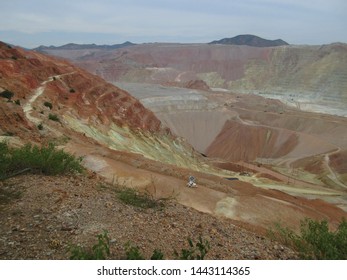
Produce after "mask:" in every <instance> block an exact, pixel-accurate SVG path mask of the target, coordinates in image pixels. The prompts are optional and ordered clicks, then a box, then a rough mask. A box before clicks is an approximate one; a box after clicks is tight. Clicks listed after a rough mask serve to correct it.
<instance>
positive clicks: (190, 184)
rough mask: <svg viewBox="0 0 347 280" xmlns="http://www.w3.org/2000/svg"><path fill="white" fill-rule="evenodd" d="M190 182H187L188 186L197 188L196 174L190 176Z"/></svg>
mask: <svg viewBox="0 0 347 280" xmlns="http://www.w3.org/2000/svg"><path fill="white" fill-rule="evenodd" d="M188 180H189V181H188V183H187V187H188V188H196V187H197V186H196V183H195V177H194V176H189V179H188Z"/></svg>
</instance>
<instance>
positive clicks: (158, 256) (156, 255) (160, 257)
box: [151, 249, 164, 260]
mask: <svg viewBox="0 0 347 280" xmlns="http://www.w3.org/2000/svg"><path fill="white" fill-rule="evenodd" d="M163 259H164V254H163V253H162V251H160V250H158V249H155V250H154V251H153V255H152V257H151V260H163Z"/></svg>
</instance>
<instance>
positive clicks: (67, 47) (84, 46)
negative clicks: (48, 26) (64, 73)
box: [34, 41, 136, 52]
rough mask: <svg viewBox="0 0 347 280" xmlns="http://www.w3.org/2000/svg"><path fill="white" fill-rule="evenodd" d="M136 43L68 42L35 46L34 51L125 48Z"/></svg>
mask: <svg viewBox="0 0 347 280" xmlns="http://www.w3.org/2000/svg"><path fill="white" fill-rule="evenodd" d="M134 45H136V44H134V43H132V42H129V41H126V42H124V43H122V44H114V45H96V44H75V43H69V44H65V45H62V46H49V47H48V46H39V47H37V48H35V49H34V50H35V51H40V52H44V51H45V50H83V49H104V50H115V49H120V48H125V47H129V46H134Z"/></svg>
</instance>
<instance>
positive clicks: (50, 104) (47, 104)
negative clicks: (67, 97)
mask: <svg viewBox="0 0 347 280" xmlns="http://www.w3.org/2000/svg"><path fill="white" fill-rule="evenodd" d="M43 105H45V106H46V107H48V108H49V109H51V110H52V108H53V105H52V103H51V102H48V101H45V103H43Z"/></svg>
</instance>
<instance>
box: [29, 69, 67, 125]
mask: <svg viewBox="0 0 347 280" xmlns="http://www.w3.org/2000/svg"><path fill="white" fill-rule="evenodd" d="M73 73H74V72H70V73H65V74H61V75H56V76H51V77H49V78H48V79H47V80H46V81H44V82H42V83H41V85H40V86H39V87H38V88H37V89H35V91H34V93H33V95H32V96H31V97H30V98H29V100H28V102H27V103H26V104H24V106H23V111H24V114H25V117H26V118H27V119H28V120H29V121H31V122H32V123H34V124H35V125H39V124H40V123H41V119H39V118H35V117H33V116H32V115H31V113H32V111H33V110H34V108H33V103H34V102H35V101H36V99H37V98H38V97H39V96H41V95H42V94H43V93H44V91H45V88H46V84H47V83H50V82H52V81H54V80H55V79H58V78H60V77H63V76H65V75H70V74H73Z"/></svg>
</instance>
